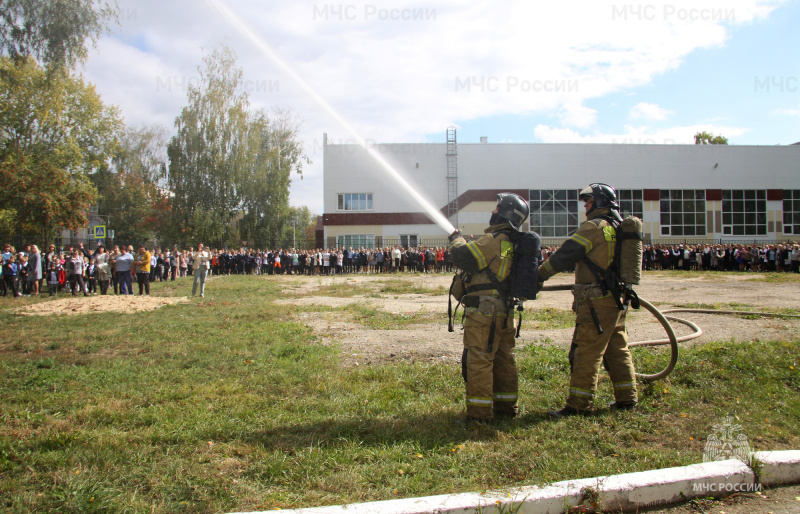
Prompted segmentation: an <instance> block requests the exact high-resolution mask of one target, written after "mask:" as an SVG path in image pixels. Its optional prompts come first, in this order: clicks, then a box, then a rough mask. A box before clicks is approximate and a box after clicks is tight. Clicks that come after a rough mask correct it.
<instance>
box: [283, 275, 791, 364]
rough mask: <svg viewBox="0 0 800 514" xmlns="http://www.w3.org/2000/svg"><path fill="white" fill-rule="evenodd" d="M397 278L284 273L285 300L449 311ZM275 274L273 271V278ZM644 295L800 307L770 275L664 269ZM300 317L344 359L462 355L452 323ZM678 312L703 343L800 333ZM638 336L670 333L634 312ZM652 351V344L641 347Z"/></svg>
mask: <svg viewBox="0 0 800 514" xmlns="http://www.w3.org/2000/svg"><path fill="white" fill-rule="evenodd" d="M396 277H397V276H390V275H344V276H334V277H280V278H278V279H279V280H285V281H286V282H287V286H286V288H285V289H284V291H285V292H286V293H287V295H289V297H288V298H286V299H285V300H279V302H281V303H286V304H290V305H302V306H312V305H318V306H320V307H342V306H345V305H348V304H353V303H356V304H362V305H365V306H370V307H372V308H374V309H379V310H382V311H386V312H390V313H395V314H398V315H412V314H415V313H420V312H427V313H446V312H447V294H446V292H442V293H441V294H436V295H430V294H401V295H397V294H391V293H389V294H386V293H380V292H379V291H380V288H381V285H382V284H384V283H385V282H386V281H388V280H394V279H395V278H396ZM271 278H274V277H271ZM403 280H408V281H412V282H413V283H415V284H416V285H418V286H420V287H424V288H426V289H430V290H439V288H442V289H441V290H442V291H446V288H448V287H449V285H450V280H451V275H449V274H430V275H415V276H405V277H404V278H403ZM571 281H572V277H570V276H568V275H564V274H562V275H559V276H557V277H555V278H554V279H552V280H550V281H548V282H547V284H548V285H551V284H569V283H571ZM330 285H340V286H342V285H353V286H356V285H357V286H358V287H359V289H360V290H361V289H363V291H364V293H363V294H359V295H357V296H348V297H335V296H321V295H320V294H319V292H320V291H319V290H320V289H321V288H324V287H326V286H330ZM636 290H637V292H638V294H639V296H640V297H641V298H644V299H646V300H648V301H649V302H650V303H652V304H654V305H655V306H656V307H658V309H660V310H662V311H663V310H667V309H670V308H674V307H676V306H683V305H688V304H701V305H717V304H721V307H720V309H728V308H730V307H728V304H731V303H736V304H740V306H737V309H738V310H758V309H779V308H792V309H798V308H800V297H798V294H797V291H798V287H797V284H796V283H784V284H773V283H766V282H765V281H763V276H759V275H752V274H749V273H743V274H742V275H713V274H698V276H697V277H692V278H686V279H679V280H676V279H675V278H673V277H669V276H666V275H663V274H659V273H647V274H646V275H645V277H644V280H643V284H641V285H640V286H638V287H637V288H636ZM571 304H572V295H571V293H570V292H569V291H553V292H547V291H546V292H543V293H541V294H540V295H539V298H538V299H537V300H535V301H532V302H527V303H526V310H532V309H539V308H544V307H550V308H556V309H567V310H568V309H570V306H571ZM298 316H299V320H300V321H301V322H303V323H305V324H306V325H308V326H309V327H311V328H312V329H313V330H314V332H315V334H317V335H318V337H319V339H320V341H322V343H323V344H338V345H340V346H341V347H342V348H343V349H344V350H345V352H344V353H345V355H346V359H345V364H346V365H354V364H359V365H360V364H368V363H376V362H386V361H397V360H412V361H429V362H436V361H452V362H457V361H459V360H460V359H461V349H462V343H461V337H462V332H461V328H460V327H457V328H456V331H455V332H454V333H449V332H448V331H447V323H446V322H444V321H443V322H441V323H433V324H421V325H412V326H409V327H408V328H404V329H402V330H375V329H370V328H368V327H365V326H364V325H362V324H360V323H357V322H354V321H353V320H351V319H348V318H349V316H346V315H343V314H342V312H302V313H299V314H298ZM675 316H676V317H680V318H685V319H688V320H690V321H692V322H694V323H696V324H698V325H699V326H700V328H701V329H702V330H703V335H702V336H700V337H699V338H698V339H694V340H692V341H688V342H686V343H682V344H702V343H704V342H708V341H731V342H732V343H736V342H740V341H751V340H756V339H761V340H794V339H796V335H797V334H798V333H800V318H792V319H790V318H767V317H762V318H758V319H745V318H741V317H738V316H729V315H715V314H698V313H676V314H675ZM674 325H675V331H676V333H677V335H678V336H682V335H688V334H690V333H692V330H691V329H690V328H689V327H686V326H684V325H681V324H677V323H675V324H674ZM628 330H629V334H630V339H631V341H645V340H653V339H665V338H666V337H667V336H666V333H665V331H664V329H663V327H662V326H661V325H660V323H658V321H657V320H656V319H655V318H654V317H653V316H652V315H651V314H650V313H649V312H647V311H646V310H644V309H641V310H640V311H633V310H632V311H631V313H630V314H629V320H628ZM571 337H572V328H566V329H559V330H535V329H534V328H532V325H530V323H528V324H523V326H522V333H521V337H520V339H518V340H517V346H520V347H521V346H525V345H528V344H536V343H541V342H546V341H552V342H554V343H556V344H563V345H568V344H569V342H570V340H571ZM637 351H646V350H637Z"/></svg>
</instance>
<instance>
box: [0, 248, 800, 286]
mask: <svg viewBox="0 0 800 514" xmlns="http://www.w3.org/2000/svg"><path fill="white" fill-rule="evenodd" d="M199 246H201V245H198V249H195V248H194V247H192V248H189V249H188V250H181V249H178V248H177V247H174V248H173V249H172V250H167V249H161V248H156V249H153V250H152V251H150V250H148V249H147V248H145V246H143V245H142V246H140V247H139V249H138V250H135V249H134V248H133V246H125V245H118V246H114V247H113V248H112V249H111V250H109V251H106V248H105V247H103V246H99V247H97V249H96V250H94V251H93V252H89V251H88V250H87V249H86V248H84V246H83V245H82V244H81V245H78V246H75V247H68V248H66V249H63V250H57V249H56V247H55V246H54V245H52V244H51V245H49V248H48V251H47V252H45V253H42V252H40V250H39V249H38V248H37V247H36V245H29V246H26V247H25V249H24V251H19V252H18V251H17V250H16V249H14V248H13V247H12V246H11V245H8V244H6V245H5V246H4V249H3V252H2V260H3V263H2V274H3V280H2V281H0V294H2V296H7V295H10V296H15V297H19V296H23V295H37V294H40V293H44V292H45V291H47V293H48V294H49V295H50V296H56V295H58V294H59V293H62V292H67V293H70V294H73V295H77V294H83V295H86V296H88V295H92V294H98V293H99V294H108V292H109V291H113V293H114V294H123V295H132V294H134V290H133V280H134V279H135V280H136V283H137V285H138V286H139V294H150V286H149V285H150V283H152V282H159V281H167V280H173V281H174V280H176V279H178V278H181V277H187V276H193V274H194V273H193V269H194V268H195V260H196V259H197V258H198V250H199ZM556 250H558V247H554V246H550V247H545V248H543V249H542V260H543V261H544V260H547V258H548V257H549V255H552V254H553V253H554V252H555V251H556ZM207 253H208V265H207V266H208V270H207V271H208V275H340V274H351V273H398V272H399V273H439V272H452V271H453V269H454V268H453V263H452V260H451V256H450V251H449V249H448V248H447V247H428V246H421V247H419V248H403V247H400V246H399V245H395V246H394V247H388V246H387V247H385V248H379V249H368V248H363V247H362V248H357V249H356V248H352V247H351V248H338V249H335V248H329V249H321V248H320V249H314V250H295V249H279V250H260V249H244V248H242V249H239V250H220V249H212V250H210V251H208V252H207ZM642 269H644V270H645V271H649V270H675V269H678V270H680V269H682V270H687V271H691V270H718V271H751V272H794V273H798V272H800V245H798V244H797V243H784V244H760V245H759V244H751V245H744V244H714V245H711V244H702V245H683V244H678V245H663V244H659V245H645V247H644V256H643V261H642ZM201 294H202V293H201Z"/></svg>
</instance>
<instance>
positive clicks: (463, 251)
mask: <svg viewBox="0 0 800 514" xmlns="http://www.w3.org/2000/svg"><path fill="white" fill-rule="evenodd" d="M527 218H528V204H527V202H525V200H524V199H522V197H520V196H519V195H516V194H513V193H501V194H499V195H497V208H496V209H495V210H494V211H493V212H492V216H491V219H490V221H489V225H490V226H489V227H488V228H487V229H486V230H484V235H483V236H481V237H480V238H479V239H478V240H477V241H471V242H469V243H468V242H467V241H465V240H464V238H463V237H461V236H460V231H458V230H456V231H455V232H454V233H453V234H451V235H450V255H451V256H452V261H453V264H455V265H456V266H457V267H458V268H460V269H462V270H464V271H466V272H467V273H468V274H469V275H468V276H469V279H468V281H467V282H466V283H465V290H466V296H465V297H464V299H463V302H462V303H463V304H464V308H465V321H464V353H463V355H462V360H461V374H462V376H463V377H464V381H465V382H466V403H467V417H466V421H467V422H479V423H485V422H491V421H492V420H493V419H494V418H513V417H514V416H516V414H517V397H518V378H517V366H516V363H515V362H514V354H513V349H514V335H515V329H514V310H513V307H512V306H511V304H510V302H509V298H508V292H509V291H510V289H511V287H510V286H511V284H510V280H509V277H510V275H511V267H512V264H513V260H514V243H513V242H512V237H513V236H514V235H515V234H516V233H517V232H519V230H520V227H521V225H522V223H524V222H525V220H526V219H527Z"/></svg>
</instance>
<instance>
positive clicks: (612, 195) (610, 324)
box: [539, 184, 637, 418]
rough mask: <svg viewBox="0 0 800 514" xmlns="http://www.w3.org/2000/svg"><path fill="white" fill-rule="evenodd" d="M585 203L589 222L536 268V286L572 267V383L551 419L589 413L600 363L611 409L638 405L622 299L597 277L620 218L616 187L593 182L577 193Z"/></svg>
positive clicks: (612, 248) (611, 251)
mask: <svg viewBox="0 0 800 514" xmlns="http://www.w3.org/2000/svg"><path fill="white" fill-rule="evenodd" d="M579 198H580V199H581V201H583V202H585V210H586V218H587V221H585V222H584V223H582V224H581V225H580V227H579V228H578V230H577V232H575V235H573V236H572V237H571V238H570V239H568V240H567V241H565V242H564V244H563V245H562V246H561V247H560V248H559V249H558V250H557V251H556V252H555V253H554V254H553V255H551V256H550V258H549V259H547V260H546V261H545V262H544V263H543V264H542V265H541V266H539V282H540V284H541V283H542V282H544V281H545V280H547V279H548V278H550V277H552V276H553V275H555V274H556V273H559V272H561V271H565V270H568V269H572V267H573V266H574V267H575V285H574V286H573V295H574V296H575V302H574V304H573V310H574V311H575V312H576V314H577V316H576V319H575V332H574V333H573V335H572V346H571V348H570V351H569V363H570V371H571V377H570V383H569V396H568V398H567V401H566V405H565V406H564V408H562V409H561V410H559V411H552V412H549V414H550V416H552V417H554V418H560V417H566V416H573V415H576V414H589V413H591V412H592V411H593V410H594V396H595V392H596V391H597V379H598V376H599V374H600V366H601V365H604V366H605V368H606V370H607V371H608V375H609V377H610V378H611V382H612V384H613V388H614V398H615V400H616V401H615V402H613V403H612V404H611V405H610V406H609V407H610V408H611V409H612V410H628V409H632V408H633V407H634V406H635V405H636V401H637V395H636V373H635V370H634V366H633V360H632V359H631V353H630V350H629V349H628V332H627V330H626V328H625V315H626V313H627V309H626V308H622V309H621V308H620V305H622V304H624V298H617V299H615V298H614V296H613V295H614V293H613V292H612V291H609V290H608V289H607V288H606V287H605V284H602V283H601V281H600V280H599V278H600V277H601V276H602V274H603V273H605V270H607V269H608V267H609V266H610V265H611V264H612V263H613V261H614V254H615V251H616V229H615V228H614V224H613V223H612V221H615V222H617V224H618V222H621V221H622V218H621V217H620V215H619V204H618V203H617V195H616V191H615V190H614V188H612V187H611V186H609V185H607V184H591V185H590V186H588V187H586V188H585V189H583V190H582V191H581V192H580V195H579Z"/></svg>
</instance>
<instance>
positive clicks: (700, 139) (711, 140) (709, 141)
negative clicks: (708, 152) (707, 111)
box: [694, 131, 728, 145]
mask: <svg viewBox="0 0 800 514" xmlns="http://www.w3.org/2000/svg"><path fill="white" fill-rule="evenodd" d="M694 144H696V145H727V144H728V138H727V137H723V136H721V135H719V136H715V135H714V134H711V133H708V132H706V131H703V132H698V133H697V134H695V135H694Z"/></svg>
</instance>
